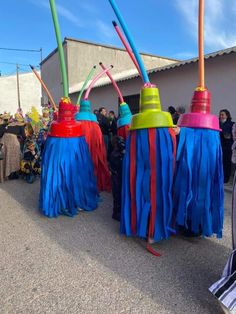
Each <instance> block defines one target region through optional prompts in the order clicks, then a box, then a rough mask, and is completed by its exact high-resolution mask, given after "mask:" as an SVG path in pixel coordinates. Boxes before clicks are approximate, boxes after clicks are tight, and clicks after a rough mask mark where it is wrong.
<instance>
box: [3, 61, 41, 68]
mask: <svg viewBox="0 0 236 314" xmlns="http://www.w3.org/2000/svg"><path fill="white" fill-rule="evenodd" d="M0 63H1V64H12V65H16V64H18V65H21V66H27V67H28V66H29V64H24V63H17V62H5V61H0ZM34 67H39V65H35V66H34Z"/></svg>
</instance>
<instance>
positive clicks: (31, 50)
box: [0, 47, 42, 52]
mask: <svg viewBox="0 0 236 314" xmlns="http://www.w3.org/2000/svg"><path fill="white" fill-rule="evenodd" d="M0 49H1V50H14V51H27V52H41V51H42V48H40V49H38V50H36V49H20V48H5V47H0Z"/></svg>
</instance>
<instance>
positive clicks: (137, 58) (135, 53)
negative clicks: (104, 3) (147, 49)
mask: <svg viewBox="0 0 236 314" xmlns="http://www.w3.org/2000/svg"><path fill="white" fill-rule="evenodd" d="M109 2H110V4H111V6H112V8H113V10H114V12H115V15H116V17H117V19H118V21H119V22H120V25H121V27H122V29H123V32H124V33H125V36H126V38H127V40H128V42H129V44H130V47H131V48H132V50H133V53H134V55H135V58H136V60H137V62H138V65H139V68H140V71H141V73H142V76H143V80H144V83H150V81H149V78H148V75H147V71H146V69H145V66H144V63H143V60H142V59H141V57H140V55H139V53H138V50H137V49H136V46H135V43H134V40H133V38H132V36H131V34H130V33H129V31H128V27H127V25H126V23H125V21H124V19H123V17H122V16H121V13H120V11H119V9H118V7H117V5H116V3H115V1H114V0H109Z"/></svg>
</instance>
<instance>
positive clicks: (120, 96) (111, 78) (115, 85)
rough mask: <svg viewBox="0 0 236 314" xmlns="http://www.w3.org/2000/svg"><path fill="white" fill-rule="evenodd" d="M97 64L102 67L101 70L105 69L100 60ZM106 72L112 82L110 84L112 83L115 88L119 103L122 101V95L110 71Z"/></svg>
mask: <svg viewBox="0 0 236 314" xmlns="http://www.w3.org/2000/svg"><path fill="white" fill-rule="evenodd" d="M99 65H100V66H101V67H102V69H103V70H105V69H106V67H105V66H104V65H103V64H102V62H100V63H99ZM106 74H107V76H108V77H109V79H110V80H111V82H112V84H113V86H114V88H115V90H116V91H117V94H118V96H119V98H120V101H121V103H122V102H124V98H123V96H122V94H121V91H120V89H119V87H118V85H117V84H116V82H115V80H114V79H113V77H112V76H111V74H110V72H109V71H107V72H106Z"/></svg>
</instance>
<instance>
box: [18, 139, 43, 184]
mask: <svg viewBox="0 0 236 314" xmlns="http://www.w3.org/2000/svg"><path fill="white" fill-rule="evenodd" d="M21 173H22V174H23V176H24V178H25V179H26V181H27V182H28V183H33V182H34V180H35V179H36V176H37V175H40V173H41V169H40V150H39V148H38V145H37V144H36V142H35V140H31V139H27V140H26V143H25V146H24V150H23V159H22V160H21Z"/></svg>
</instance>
